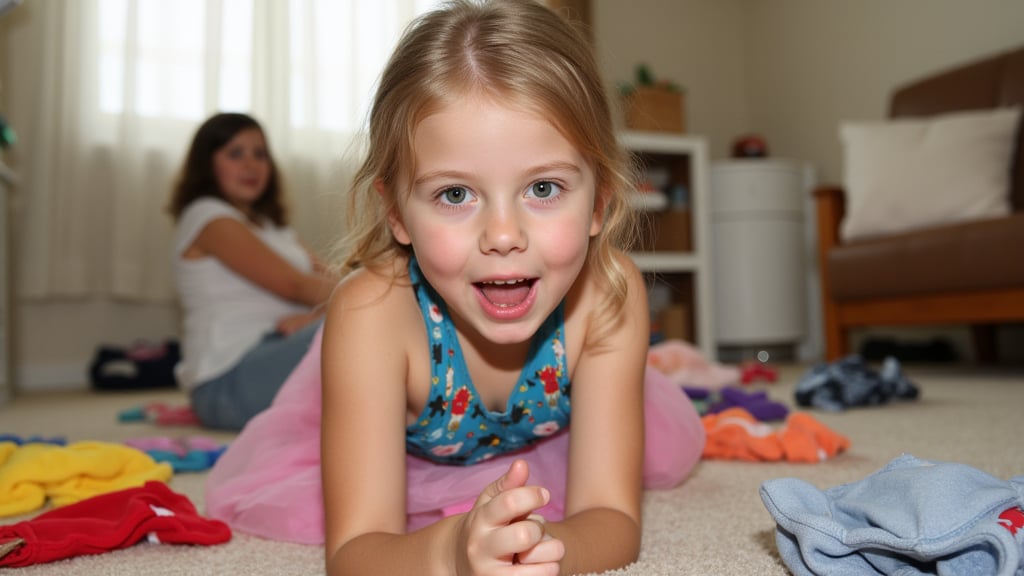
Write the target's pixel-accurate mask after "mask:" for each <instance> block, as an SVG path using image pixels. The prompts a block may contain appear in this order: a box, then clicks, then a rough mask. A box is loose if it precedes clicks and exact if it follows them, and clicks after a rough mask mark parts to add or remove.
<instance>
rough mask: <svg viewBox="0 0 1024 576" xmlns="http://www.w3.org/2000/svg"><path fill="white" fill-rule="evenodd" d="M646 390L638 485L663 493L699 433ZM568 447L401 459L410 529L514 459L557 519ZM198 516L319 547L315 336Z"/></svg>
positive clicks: (664, 392) (660, 395)
mask: <svg viewBox="0 0 1024 576" xmlns="http://www.w3.org/2000/svg"><path fill="white" fill-rule="evenodd" d="M644 392H645V400H644V404H645V406H644V408H645V410H644V411H645V423H644V428H645V432H646V446H645V450H644V485H645V486H646V487H647V488H652V489H663V488H671V487H673V486H676V485H677V484H679V483H680V482H682V481H683V479H684V478H686V476H687V475H688V474H689V472H690V470H692V469H693V466H694V465H695V464H696V463H697V461H698V460H699V459H700V455H701V451H702V450H703V448H704V427H703V426H702V425H701V421H700V416H699V415H698V414H697V412H696V410H695V409H694V407H693V405H692V404H691V403H690V401H689V399H688V398H687V397H686V395H685V394H684V393H683V392H682V391H681V390H680V389H679V388H678V387H677V386H676V385H674V384H672V383H671V382H669V380H668V379H667V378H666V377H665V376H664V375H662V374H661V373H660V372H658V371H657V370H655V369H653V368H651V367H650V366H648V370H647V373H646V376H645V378H644ZM568 446H569V437H568V434H567V433H563V434H560V435H557V436H554V437H552V438H549V439H547V440H545V441H543V442H541V443H539V444H536V445H534V446H533V447H531V448H530V449H529V450H526V451H523V452H517V453H516V454H514V455H506V456H502V457H498V458H493V459H491V460H488V461H486V462H484V463H480V464H475V465H473V466H464V467H463V466H442V465H438V464H434V463H432V462H429V461H426V460H423V459H420V458H415V457H412V456H407V457H406V473H407V475H408V482H407V485H408V486H409V493H408V497H407V500H406V506H407V512H408V529H409V530H414V529H416V528H419V527H422V526H424V525H427V524H429V523H431V522H434V521H435V520H437V519H439V518H441V517H443V516H446V515H449V514H453V513H456V512H461V511H464V510H467V509H469V508H470V507H471V506H472V503H473V501H474V500H475V499H476V497H477V496H478V495H479V494H480V491H481V490H482V489H483V488H484V487H485V486H487V485H488V484H489V483H491V482H493V481H494V480H495V479H496V478H498V477H499V476H500V475H501V474H504V473H505V471H506V470H507V469H508V466H509V464H510V463H511V462H512V460H514V459H516V458H522V459H524V460H526V461H527V462H528V463H529V465H530V483H531V484H539V485H543V486H544V487H546V488H547V489H548V490H549V491H550V492H551V502H550V503H549V504H548V506H547V507H546V508H545V509H543V510H540V511H539V512H540V513H541V514H544V516H545V517H546V518H549V519H553V520H557V519H560V518H561V517H562V515H563V511H564V503H565V482H566V460H567V454H568ZM206 513H207V515H208V516H210V517H212V518H216V519H219V520H223V521H224V522H226V523H227V524H228V525H230V526H231V528H232V529H234V530H238V531H240V532H245V533H247V534H253V535H256V536H260V537H263V538H269V539H272V540H283V541H288V542H297V543H301V544H323V542H324V511H323V496H322V491H321V480H320V334H319V333H318V334H317V335H316V337H315V338H314V340H313V342H312V344H311V346H310V349H309V352H307V353H306V356H305V357H304V358H303V359H302V361H301V362H300V363H299V365H298V366H296V368H295V370H294V371H293V372H292V374H291V375H290V376H289V377H288V380H287V381H286V382H285V384H284V386H282V388H281V390H280V391H279V392H278V394H277V396H276V397H275V399H274V402H273V403H272V404H271V406H270V408H268V409H267V410H265V411H264V412H262V413H260V414H258V415H257V416H256V417H255V418H253V419H252V420H251V421H250V422H249V424H248V425H246V427H245V428H244V429H243V430H242V432H241V433H240V434H239V435H238V437H237V438H236V439H235V440H234V441H233V442H232V443H231V445H230V446H229V447H228V449H227V451H226V452H225V453H224V454H223V455H222V456H221V457H220V459H219V460H218V461H217V463H216V465H215V466H214V467H213V469H212V470H211V471H210V474H209V477H208V478H207V481H206Z"/></svg>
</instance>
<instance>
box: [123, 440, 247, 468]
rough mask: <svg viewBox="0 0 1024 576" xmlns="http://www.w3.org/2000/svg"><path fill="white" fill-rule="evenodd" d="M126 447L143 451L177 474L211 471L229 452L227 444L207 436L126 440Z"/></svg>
mask: <svg viewBox="0 0 1024 576" xmlns="http://www.w3.org/2000/svg"><path fill="white" fill-rule="evenodd" d="M125 445H127V446H131V447H132V448H137V449H139V450H142V451H143V452H145V453H146V454H149V455H150V456H152V457H153V460H155V461H157V462H166V463H168V464H170V465H171V467H172V468H174V471H175V472H202V471H203V470H209V469H210V468H212V467H213V465H214V464H215V463H216V462H217V459H218V458H220V455H221V454H223V453H224V451H225V450H227V445H226V444H221V443H219V442H217V441H216V440H214V439H212V438H208V437H206V436H191V437H183V438H172V437H170V436H151V437H145V438H133V439H130V440H126V441H125Z"/></svg>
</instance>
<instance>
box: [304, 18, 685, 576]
mask: <svg viewBox="0 0 1024 576" xmlns="http://www.w3.org/2000/svg"><path fill="white" fill-rule="evenodd" d="M629 189H630V180H629V177H628V165H627V161H626V159H625V157H624V155H623V152H622V150H621V148H620V146H619V145H618V144H617V141H616V138H615V134H614V131H613V127H612V120H611V112H610V110H609V105H608V102H607V101H606V98H605V95H604V86H603V84H602V83H601V80H600V78H599V75H598V72H597V68H596V65H595V62H594V60H593V57H592V55H591V48H590V46H589V44H588V43H587V41H586V40H585V39H584V38H583V37H582V35H581V34H579V33H578V32H577V31H576V30H574V29H573V28H572V27H571V26H569V25H568V24H567V22H566V21H564V20H563V19H561V18H560V17H559V16H557V15H556V14H554V13H553V12H551V11H550V10H548V9H547V8H545V7H543V6H542V5H541V4H540V3H537V2H535V1H533V0H516V1H511V0H500V1H499V0H495V1H490V2H486V1H485V2H481V3H475V2H474V3H471V2H454V3H452V4H450V5H448V6H447V7H446V8H445V9H443V10H440V11H436V12H433V13H430V14H428V15H426V16H424V17H422V18H421V19H420V20H418V21H417V22H416V23H415V24H414V25H413V26H412V27H411V28H410V29H409V30H408V31H407V32H406V34H405V36H404V37H403V39H402V40H401V42H400V44H399V46H398V48H397V49H396V51H395V53H394V54H393V56H392V58H391V60H390V62H389V63H388V65H387V67H386V69H385V70H384V72H383V76H382V78H381V80H380V85H379V88H378V91H377V95H376V100H375V102H374V105H373V108H372V111H371V115H370V122H369V155H368V157H367V158H366V160H365V163H364V164H363V166H362V168H361V170H360V171H359V173H358V175H357V178H356V182H355V185H354V187H353V189H352V194H353V197H352V205H351V207H350V211H349V214H350V216H351V217H350V219H349V231H350V232H351V235H350V238H349V240H350V243H349V251H348V252H347V254H348V258H347V261H346V262H345V263H344V267H343V271H344V272H348V275H347V277H346V278H345V280H344V281H343V282H342V283H341V284H340V286H339V287H338V289H337V290H336V292H335V294H334V296H333V298H332V300H331V303H330V305H329V309H328V315H327V319H326V323H325V326H324V330H323V349H322V355H323V360H322V362H323V363H322V375H323V403H322V406H323V418H322V441H321V442H322V444H321V454H322V457H321V458H322V462H321V463H322V471H323V497H324V506H325V521H326V555H327V564H328V572H329V573H331V574H497V573H501V574H559V573H581V572H594V571H603V570H608V569H613V568H617V567H621V566H624V565H626V564H629V563H630V562H633V561H634V560H636V558H637V555H638V553H639V550H640V536H641V495H642V488H643V486H644V459H645V450H644V431H645V422H644V416H645V414H644V412H645V406H644V372H645V363H646V358H647V342H648V329H649V327H648V320H647V318H648V310H647V301H646V297H645V286H644V280H643V277H642V276H641V274H640V272H639V271H638V270H637V268H636V267H635V266H634V265H633V263H632V261H631V260H630V259H629V257H628V256H627V255H626V254H624V253H623V252H622V251H621V249H620V247H621V246H624V245H625V244H624V240H625V238H626V237H627V236H628V235H629V234H630V233H631V232H632V229H631V224H630V219H629V217H628V209H627V198H626V194H627V192H628V191H629ZM675 394H676V395H678V396H682V393H681V392H679V391H678V390H676V391H675ZM649 400H650V399H649ZM570 415H571V418H570ZM679 417H680V418H681V419H686V418H692V421H693V422H695V421H696V415H695V414H694V413H693V412H692V410H691V411H690V412H689V413H687V412H686V411H685V410H683V411H680V412H679ZM570 421H571V426H570ZM681 429H682V428H680V427H676V428H674V429H673V430H672V431H674V432H676V433H677V435H676V436H675V437H674V438H673V440H676V441H679V442H690V443H691V444H700V442H701V438H700V436H699V434H692V435H691V437H690V438H681V437H680V436H679V435H678V431H679V430H681ZM690 429H692V428H690ZM662 432H664V430H658V431H656V432H655V433H658V434H660V433H662ZM696 448H697V453H698V454H699V446H696ZM675 449H677V450H679V451H681V452H686V453H689V452H690V451H691V450H693V449H694V446H692V445H691V446H676V447H675ZM407 454H408V456H407ZM690 463H691V464H692V460H691V461H690ZM468 469H476V470H474V471H467V470H468ZM680 478H681V476H680ZM425 501H429V502H431V503H432V504H431V505H424V502H425ZM431 506H433V507H434V508H439V509H440V511H441V513H442V515H444V517H438V518H436V519H431V520H428V523H427V524H426V525H425V526H421V527H419V526H420V525H421V524H422V523H423V522H422V519H421V518H413V519H410V518H409V514H410V512H418V511H420V510H423V509H429V508H431ZM410 520H412V521H410ZM407 523H408V524H409V525H408V526H407ZM416 527H418V529H415V530H410V528H416Z"/></svg>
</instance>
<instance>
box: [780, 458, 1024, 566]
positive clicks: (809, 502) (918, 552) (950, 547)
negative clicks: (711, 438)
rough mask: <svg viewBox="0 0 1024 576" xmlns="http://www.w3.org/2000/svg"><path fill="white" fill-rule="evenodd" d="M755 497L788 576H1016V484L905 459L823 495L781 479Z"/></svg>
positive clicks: (1021, 546)
mask: <svg viewBox="0 0 1024 576" xmlns="http://www.w3.org/2000/svg"><path fill="white" fill-rule="evenodd" d="M760 493H761V500H762V501H763V502H764V505H765V506H766V507H767V508H768V512H769V513H770V514H771V515H772V517H773V518H774V519H775V521H776V523H777V528H776V531H775V542H776V545H777V546H778V549H779V554H780V555H781V556H782V560H783V561H784V562H785V563H786V566H787V567H788V568H789V569H790V571H792V573H793V574H795V575H796V576H810V575H819V574H907V575H909V574H940V575H941V574H956V575H958V576H972V575H978V576H993V575H995V576H1014V575H1020V574H1022V573H1024V476H1017V477H1014V478H1011V479H1010V480H1009V481H1003V480H1000V479H998V478H995V477H993V476H990V475H989V474H987V473H985V472H983V471H981V470H978V469H976V468H972V467H970V466H967V465H964V464H957V463H952V462H939V461H930V460H923V459H918V458H915V457H914V456H911V455H909V454H904V455H902V456H899V457H897V458H895V459H893V460H892V461H890V462H889V464H888V465H886V466H885V467H884V468H882V469H881V470H879V471H878V472H875V473H874V474H871V475H869V476H868V477H867V478H864V479H863V480H860V481H858V482H853V483H850V484H843V485H840V486H836V487H833V488H829V489H827V490H825V491H821V490H819V489H817V488H816V487H814V486H812V485H811V484H809V483H807V482H804V481H803V480H799V479H796V478H780V479H774V480H768V481H766V482H764V483H762V485H761V490H760Z"/></svg>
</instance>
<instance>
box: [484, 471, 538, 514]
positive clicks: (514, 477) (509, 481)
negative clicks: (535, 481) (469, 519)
mask: <svg viewBox="0 0 1024 576" xmlns="http://www.w3.org/2000/svg"><path fill="white" fill-rule="evenodd" d="M529 477H530V468H529V466H528V465H527V464H526V461H524V460H516V461H514V462H512V464H511V465H510V466H509V467H508V470H507V471H506V472H505V473H504V474H502V475H501V477H500V478H498V479H497V480H495V481H494V482H491V483H490V484H488V485H487V487H486V488H484V489H483V491H482V492H481V493H480V496H478V497H477V499H476V504H474V506H475V507H479V506H482V505H484V504H486V503H487V502H490V501H491V500H493V499H494V497H495V496H497V495H498V494H501V493H502V492H504V491H506V490H511V489H513V488H518V487H520V486H525V485H526V480H527V479H528V478H529Z"/></svg>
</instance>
